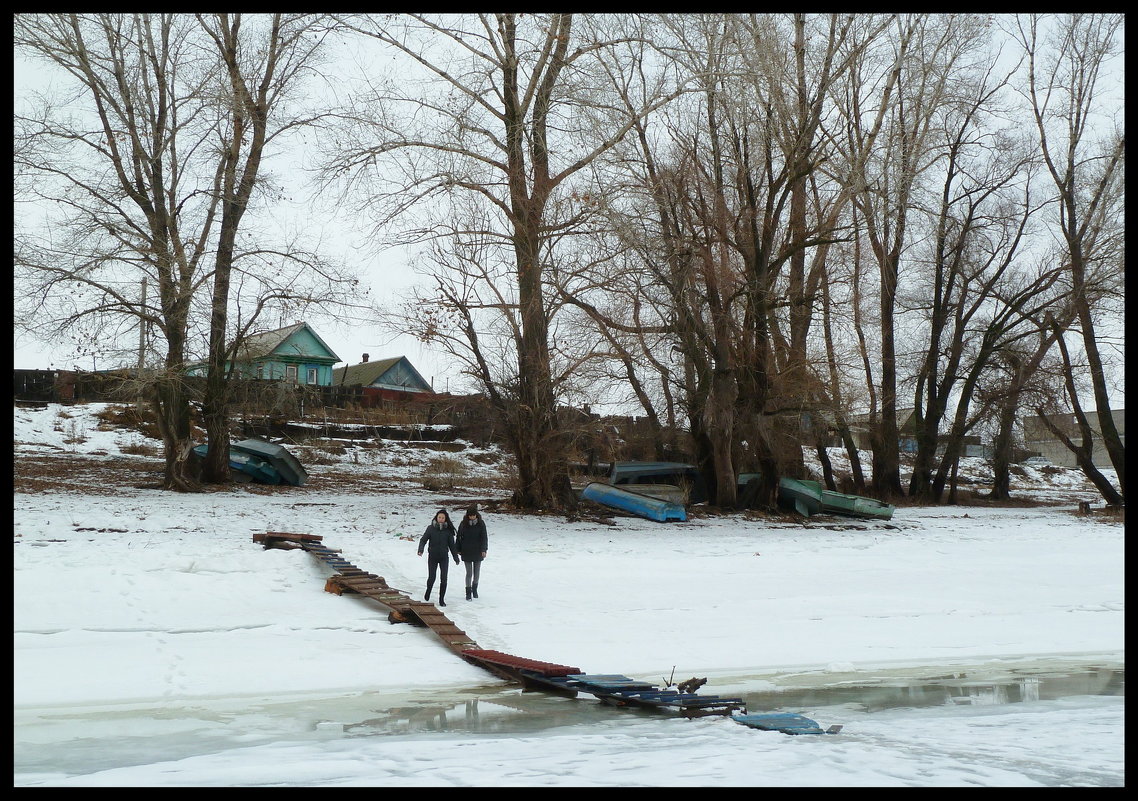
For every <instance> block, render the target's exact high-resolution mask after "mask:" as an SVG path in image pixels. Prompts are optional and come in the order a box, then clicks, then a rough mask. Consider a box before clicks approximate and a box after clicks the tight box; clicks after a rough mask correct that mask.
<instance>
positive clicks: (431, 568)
mask: <svg viewBox="0 0 1138 801" xmlns="http://www.w3.org/2000/svg"><path fill="white" fill-rule="evenodd" d="M424 548H426V549H427V571H428V572H427V593H426V595H424V596H423V600H424V601H429V600H431V587H433V586H435V571H436V570H438V571H439V573H440V575H439V606H446V605H447V602H446V594H447V570H448V568H449V565H447V552H448V551H449V552H450V555H451V556H453V557H454V563H455V564H456V565H457V564H458V548H457V547H456V546H455V541H454V524H453V523H451V522H450V515H449V514H447V511H446V509H439V511H437V512H436V513H435V520H434V522H433V523H431V525H429V526H427V530H426V531H424V532H423V538H422V539H420V540H419V556H422V555H423V549H424Z"/></svg>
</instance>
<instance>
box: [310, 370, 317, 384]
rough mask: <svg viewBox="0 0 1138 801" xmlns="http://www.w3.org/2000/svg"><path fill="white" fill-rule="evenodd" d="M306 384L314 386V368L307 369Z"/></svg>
mask: <svg viewBox="0 0 1138 801" xmlns="http://www.w3.org/2000/svg"><path fill="white" fill-rule="evenodd" d="M308 383H309V384H315V383H316V368H315V367H309V368H308Z"/></svg>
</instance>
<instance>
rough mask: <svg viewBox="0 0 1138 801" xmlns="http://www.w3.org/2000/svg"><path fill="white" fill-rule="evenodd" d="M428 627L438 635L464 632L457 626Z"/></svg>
mask: <svg viewBox="0 0 1138 801" xmlns="http://www.w3.org/2000/svg"><path fill="white" fill-rule="evenodd" d="M430 629H431V631H433V632H434V633H435V634H438V635H439V636H440V637H441V636H442V635H444V634H463V635H465V634H466V632H465V631H463V630H462V629H460V628H459V627H458V626H431V627H430Z"/></svg>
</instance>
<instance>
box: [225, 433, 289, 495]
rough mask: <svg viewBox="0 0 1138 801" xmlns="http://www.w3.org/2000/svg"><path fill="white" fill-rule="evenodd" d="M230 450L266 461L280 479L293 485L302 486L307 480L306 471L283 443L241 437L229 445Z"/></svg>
mask: <svg viewBox="0 0 1138 801" xmlns="http://www.w3.org/2000/svg"><path fill="white" fill-rule="evenodd" d="M229 448H230V450H234V451H238V452H239V453H246V454H249V455H250V456H255V457H256V458H258V459H260V460H262V461H264V462H268V463H269V464H270V465H272V467H273V469H274V470H276V471H277V473H278V474H280V479H281V481H283V482H284V483H286V484H292V485H293V486H294V487H300V486H303V485H304V483H305V482H306V481H308V473H307V472H306V471H305V469H304V467H303V466H302V465H301V464H300V462H299V461H297V458H296V457H295V456H293V455H292V454H291V453H289V452H288V450H286V449H285V447H284V446H283V445H274V444H273V443H271V442H265V441H264V440H263V439H243V440H241V441H240V442H233V443H230V445H229Z"/></svg>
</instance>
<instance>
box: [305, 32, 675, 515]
mask: <svg viewBox="0 0 1138 801" xmlns="http://www.w3.org/2000/svg"><path fill="white" fill-rule="evenodd" d="M339 21H340V23H341V25H342V28H343V30H344V31H346V32H349V33H351V34H354V35H358V36H361V37H364V41H367V42H373V43H375V44H378V45H379V46H380V48H381V49H380V50H379V52H378V56H379V57H380V58H382V59H383V61H384V62H387V63H391V64H393V65H395V67H396V69H398V73H397V74H396V73H393V74H390V75H387V76H385V78H384V79H383V80H382V81H378V80H376V81H373V82H372V84H371V85H370V86H368V87H367V88H366V89H365V90H364V91H362V92H359V93H357V94H356V95H355V96H354V97H353V98H352V100H351V102H350V104H349V106H348V107H347V108H345V109H343V110H342V111H341V119H340V124H339V125H338V126H337V127H336V128H335V129H330V130H329V132H328V143H329V151H330V158H329V161H328V166H327V176H328V177H329V178H336V177H340V178H344V179H346V186H347V188H348V189H349V190H356V191H358V192H359V194H356V195H354V197H356V198H362V203H363V205H364V206H366V207H368V208H370V209H372V210H373V212H375V213H376V214H377V216H378V223H379V224H380V225H386V224H388V223H395V222H399V223H401V224H402V225H403V228H402V229H401V235H403V236H405V237H406V239H405V240H404V241H420V242H421V241H425V240H428V239H431V238H433V237H434V236H435V235H436V233H437V230H436V226H438V225H439V224H440V223H445V224H446V225H448V226H449V225H450V224H451V223H453V222H454V220H453V219H446V218H447V217H448V216H449V212H448V211H447V210H448V208H450V205H449V203H441V202H440V203H438V204H436V205H434V206H433V207H432V201H441V200H444V199H447V198H451V199H453V198H454V196H455V195H457V194H470V195H472V196H473V197H474V198H475V199H476V200H477V201H478V202H479V203H481V204H482V205H484V206H485V208H486V212H485V213H484V214H475V215H474V216H475V217H477V218H478V219H480V220H484V221H486V223H487V224H488V225H490V226H491V227H490V228H489V229H483V230H476V229H474V228H465V229H463V230H459V231H455V230H453V229H449V228H448V230H447V232H446V235H447V236H448V237H450V238H451V240H452V242H454V244H455V246H456V248H457V249H458V250H462V249H464V248H467V247H469V246H473V247H478V248H483V247H488V248H491V249H492V250H493V251H494V252H493V253H492V254H490V255H489V256H488V258H491V259H493V260H494V261H496V262H498V263H501V264H507V263H508V264H509V265H510V275H509V279H510V281H511V283H512V287H510V288H509V289H507V288H506V287H497V288H495V291H501V292H503V295H502V300H501V302H500V303H497V304H496V308H497V310H498V311H499V312H500V313H501V314H502V315H504V316H505V317H508V318H510V319H509V321H508V322H507V323H506V326H507V327H508V328H509V329H510V335H511V337H512V340H513V341H512V343H511V349H512V354H511V355H510V357H509V358H510V359H511V361H512V363H511V364H510V365H509V368H510V369H508V370H506V371H505V372H504V373H503V372H502V371H501V370H498V369H496V370H495V371H481V372H479V371H475V375H476V376H477V377H478V379H479V380H480V382H481V383H482V389H483V390H484V391H486V393H487V395H488V397H490V398H491V399H492V400H494V401H495V409H496V413H497V414H498V415H499V416H500V417H501V418H502V420H503V422H505V423H506V430H507V432H508V436H509V437H510V445H511V447H512V450H513V452H514V456H515V458H516V461H517V469H518V486H517V489H516V491H515V494H514V500H515V502H516V503H517V504H518V505H519V506H521V507H527V508H537V507H547V508H571V507H573V506H575V504H576V499H575V496H574V494H573V493H572V491H571V488H570V484H569V475H568V466H567V462H566V448H565V445H566V442H565V438H564V437H563V435H562V432H561V430H560V427H559V424H558V420H557V414H556V405H557V393H556V389H555V381H554V366H553V356H552V355H551V347H552V343H551V335H550V324H551V313H550V309H549V305H548V304H549V302H548V299H547V297H546V294H547V287H548V281H547V276H548V271H549V269H550V263H551V261H552V260H554V259H556V258H557V253H556V247H555V242H556V240H557V238H558V236H559V235H561V234H563V233H564V231H565V229H566V228H567V227H570V226H572V225H573V224H574V219H573V217H574V214H575V212H573V210H572V205H573V204H572V203H569V202H568V200H567V197H566V196H567V195H568V194H570V193H571V191H572V180H573V178H574V177H575V176H576V175H578V173H580V172H581V171H582V170H583V169H584V168H585V167H587V166H588V165H589V164H591V163H592V162H593V161H595V160H596V159H598V158H599V157H601V156H602V155H603V154H604V153H606V152H607V151H609V150H610V149H611V148H612V147H613V145H614V144H615V143H616V142H618V141H619V140H620V139H621V138H622V137H623V136H624V135H625V134H626V133H627V131H628V130H629V129H630V128H631V126H632V124H633V122H634V121H635V119H636V118H638V117H639V116H642V115H643V114H645V113H647V112H648V111H649V110H650V109H651V108H652V107H653V106H654V105H658V104H659V103H661V102H664V101H663V99H661V98H654V99H653V100H652V101H650V102H649V103H647V104H646V105H645V107H643V108H641V109H638V110H636V111H634V112H632V113H626V112H625V111H624V110H622V109H614V108H612V107H610V106H609V105H608V104H607V101H606V94H605V92H604V91H603V89H602V88H601V87H599V86H598V74H599V65H600V64H601V62H607V63H608V64H609V65H614V64H617V63H618V59H617V57H616V55H617V53H618V51H619V50H620V48H621V47H622V43H623V42H626V41H628V40H629V38H630V37H627V36H624V35H615V36H612V37H611V38H610V36H609V35H608V34H607V33H606V32H604V31H602V30H600V29H599V25H602V24H606V25H607V24H611V25H615V24H618V23H621V24H623V23H624V22H629V23H630V24H634V23H635V20H615V19H611V18H609V19H601V20H591V19H588V18H585V19H583V20H578V19H576V18H575V17H574V15H572V14H534V15H529V14H527V15H520V14H477V15H459V16H441V17H438V16H436V17H428V16H425V15H416V14H406V15H397V16H353V17H342V18H340V20H339ZM633 38H634V37H633ZM389 59H390V60H389ZM633 67H634V65H632V64H631V63H629V64H628V65H627V67H626V68H633ZM414 215H421V217H420V220H421V222H420V224H419V225H418V227H416V225H415V224H414V223H411V222H410V221H411V220H413V219H414ZM438 230H441V229H438ZM461 263H462V258H461V256H460V255H459V256H456V257H455V266H458V265H460V264H461ZM444 297H445V293H444ZM454 297H457V295H455V296H454ZM452 311H453V312H454V315H453V316H454V317H456V318H460V317H461V316H462V314H463V313H464V312H465V311H469V309H464V308H463V307H462V306H461V303H460V304H459V305H458V306H456V307H454V308H453V309H452ZM515 321H516V324H515ZM475 333H476V332H475ZM424 335H425V336H431V335H432V334H431V333H430V332H429V331H427V332H424ZM468 341H469V340H468ZM496 367H498V368H500V367H502V365H501V364H498V365H496Z"/></svg>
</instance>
